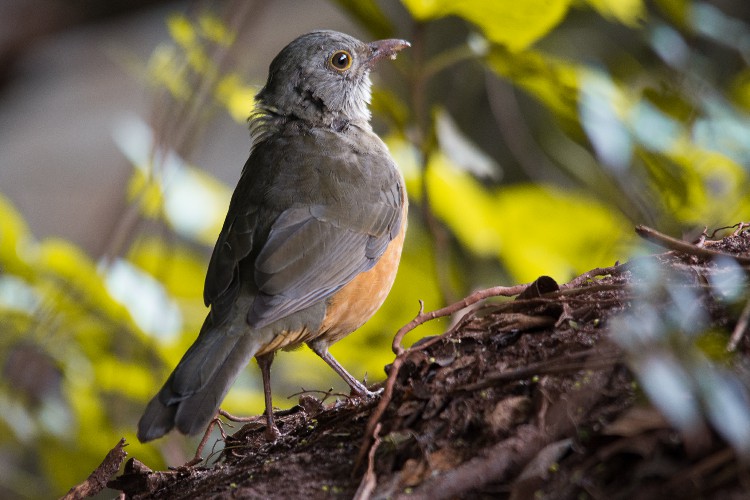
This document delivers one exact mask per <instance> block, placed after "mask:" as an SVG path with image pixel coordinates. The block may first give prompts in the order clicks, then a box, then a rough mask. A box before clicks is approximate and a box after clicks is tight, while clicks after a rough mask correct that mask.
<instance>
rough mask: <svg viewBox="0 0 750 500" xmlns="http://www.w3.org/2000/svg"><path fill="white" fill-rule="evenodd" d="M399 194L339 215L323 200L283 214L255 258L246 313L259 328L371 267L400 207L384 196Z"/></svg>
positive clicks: (396, 223)
mask: <svg viewBox="0 0 750 500" xmlns="http://www.w3.org/2000/svg"><path fill="white" fill-rule="evenodd" d="M394 189H395V190H400V189H401V187H400V186H399V185H398V184H396V185H394ZM397 196H398V193H395V194H394V196H392V197H391V196H389V197H383V199H381V200H379V202H378V203H373V204H365V205H360V207H358V208H357V209H354V210H353V211H352V212H353V213H347V214H345V216H343V217H342V214H341V213H339V212H337V210H335V209H332V208H331V207H326V206H323V205H313V206H302V207H294V208H290V209H288V210H286V211H285V212H284V213H282V214H281V216H280V217H279V218H278V219H277V220H276V222H275V223H274V225H273V227H272V229H271V233H270V234H269V237H268V240H267V241H266V243H265V245H264V246H263V249H262V251H261V252H260V254H259V255H258V258H257V260H256V261H255V281H256V283H257V285H258V287H259V289H260V294H259V295H258V297H257V298H256V300H255V303H254V305H253V308H252V309H251V310H250V311H249V313H248V321H249V322H250V324H254V325H256V326H259V327H261V326H264V325H267V324H269V323H272V322H274V321H276V320H278V319H280V318H283V317H284V316H287V315H289V314H291V313H293V312H295V311H300V310H302V309H305V308H306V307H309V306H311V305H312V304H314V303H316V302H318V301H320V300H323V299H325V298H327V297H329V296H331V295H333V294H334V293H335V292H336V291H337V290H339V289H341V288H342V287H343V286H344V285H346V284H347V283H349V282H350V281H351V280H352V279H353V278H354V277H355V276H357V275H358V274H359V273H361V272H364V271H367V270H369V269H371V268H372V267H373V266H374V265H375V263H377V261H378V259H379V258H380V256H381V255H383V253H384V252H385V249H386V248H387V246H388V243H390V241H391V240H392V239H393V238H394V237H395V236H396V234H398V229H400V227H401V223H402V220H401V217H402V211H401V207H400V206H398V204H392V203H388V202H387V201H386V198H390V199H400V196H398V197H397Z"/></svg>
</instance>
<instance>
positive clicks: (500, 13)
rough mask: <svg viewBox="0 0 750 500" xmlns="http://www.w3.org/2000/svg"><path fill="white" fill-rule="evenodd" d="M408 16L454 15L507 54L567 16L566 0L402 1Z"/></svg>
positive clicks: (549, 29)
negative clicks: (473, 25)
mask: <svg viewBox="0 0 750 500" xmlns="http://www.w3.org/2000/svg"><path fill="white" fill-rule="evenodd" d="M402 1H403V3H404V5H405V6H406V8H407V9H409V11H410V12H411V14H412V16H414V17H415V18H416V19H418V20H420V21H428V20H431V19H437V18H440V17H445V16H449V15H455V16H459V17H462V18H464V19H466V20H467V21H469V22H471V23H474V24H475V25H477V26H478V27H479V28H481V29H482V32H483V33H484V35H485V36H486V37H487V38H488V39H490V40H492V41H493V42H495V43H498V44H501V45H504V46H505V47H506V48H507V49H508V50H510V51H511V52H516V51H519V50H524V49H526V48H527V47H529V46H530V45H532V44H533V43H534V42H536V41H537V40H539V39H540V38H542V37H543V36H545V35H546V34H547V33H549V32H550V31H551V30H552V29H553V28H554V27H555V26H557V25H558V24H559V23H560V22H561V21H562V19H563V17H564V16H565V14H566V13H567V12H568V8H569V7H570V3H571V1H570V0H524V1H517V0H494V1H489V2H488V1H487V0H462V1H451V0H402Z"/></svg>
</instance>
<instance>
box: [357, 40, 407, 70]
mask: <svg viewBox="0 0 750 500" xmlns="http://www.w3.org/2000/svg"><path fill="white" fill-rule="evenodd" d="M367 46H368V47H370V50H371V51H372V55H371V56H370V57H369V58H368V59H367V66H369V67H372V66H373V65H374V64H375V63H376V62H378V61H380V60H381V59H384V58H386V57H390V58H391V59H396V54H398V53H399V52H400V51H401V50H403V49H405V48H406V47H411V44H410V43H409V42H407V41H406V40H398V39H395V38H391V39H388V40H378V41H376V42H370V43H368V44H367Z"/></svg>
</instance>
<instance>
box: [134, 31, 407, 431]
mask: <svg viewBox="0 0 750 500" xmlns="http://www.w3.org/2000/svg"><path fill="white" fill-rule="evenodd" d="M409 46H410V44H409V42H407V41H405V40H400V39H386V40H378V41H374V42H370V43H365V42H362V41H360V40H358V39H356V38H354V37H352V36H349V35H347V34H344V33H339V32H336V31H330V30H320V31H313V32H310V33H306V34H304V35H301V36H299V37H298V38H296V39H295V40H293V41H292V42H290V43H289V44H288V45H287V46H286V47H284V48H283V49H282V50H281V51H280V52H279V54H278V55H277V56H276V57H275V58H274V59H273V61H272V62H271V64H270V67H269V71H268V79H267V81H266V84H265V86H264V87H263V88H262V89H261V90H260V92H258V94H257V95H256V96H255V110H254V111H253V113H252V114H251V116H250V118H249V123H250V131H251V136H252V138H253V143H252V146H251V149H250V155H249V158H248V160H247V162H246V163H245V166H244V168H243V169H242V173H241V176H240V179H239V181H238V183H237V186H236V188H235V190H234V193H233V195H232V198H231V201H230V204H229V208H228V211H227V216H226V219H225V221H224V224H223V227H222V229H221V232H220V234H219V236H218V239H217V242H216V245H215V247H214V250H213V253H212V255H211V259H210V261H209V265H208V270H207V273H206V280H205V286H204V294H203V296H204V302H205V304H206V306H208V307H209V308H210V309H209V312H208V314H207V316H206V319H205V321H204V323H203V326H202V327H201V330H200V332H199V334H198V336H197V338H196V340H195V342H194V343H193V344H192V345H191V346H190V348H189V349H188V350H187V351H186V352H185V354H184V355H183V357H182V359H181V360H180V361H179V363H178V364H177V366H176V368H175V369H174V371H173V372H172V374H171V375H170V376H169V378H168V379H167V381H166V382H165V383H164V386H163V387H162V388H161V390H160V391H159V392H158V394H156V396H154V397H153V399H152V400H151V401H150V402H149V403H148V405H147V406H146V409H145V411H144V413H143V416H142V417H141V419H140V421H139V422H138V432H137V437H138V439H139V441H141V442H147V441H151V440H154V439H157V438H160V437H162V436H163V435H165V434H167V433H168V432H170V431H171V430H172V429H174V428H176V429H177V430H178V431H179V432H180V433H182V434H187V435H193V434H197V433H199V432H200V431H201V430H203V429H205V428H206V427H207V426H208V425H209V423H210V422H211V421H212V419H214V418H215V417H216V415H217V411H218V410H219V407H220V405H221V402H222V401H223V399H224V397H225V396H226V394H227V392H228V391H229V389H230V387H231V386H232V384H233V383H234V380H235V379H236V378H237V376H238V375H239V373H240V372H241V371H242V370H243V369H244V367H245V366H246V365H247V364H248V363H249V362H250V361H251V359H252V358H253V357H255V358H256V360H257V362H258V365H259V367H260V371H261V375H262V380H263V391H264V396H265V417H266V424H267V425H266V434H267V436H268V437H269V439H274V438H276V437H278V436H279V435H280V433H279V431H278V428H277V427H276V425H275V422H274V418H273V405H272V397H271V381H270V369H271V363H272V362H273V358H274V354H275V353H276V352H277V351H278V350H280V349H284V350H291V349H294V348H296V347H298V346H301V345H302V344H307V345H308V346H309V347H310V348H311V349H312V351H314V352H315V353H316V354H317V355H318V356H320V357H321V358H322V359H323V360H324V361H325V362H326V363H327V364H328V365H329V366H330V367H331V368H332V369H333V370H334V371H336V373H338V374H339V376H341V378H343V379H344V380H345V381H346V383H347V384H348V385H349V386H350V388H351V391H352V394H353V395H355V396H358V397H362V398H367V397H372V396H374V395H375V393H373V392H371V391H369V389H368V388H367V387H365V386H364V384H362V383H361V382H359V381H358V380H357V379H356V378H355V377H353V376H352V375H351V374H349V372H347V371H346V369H344V367H343V366H341V365H340V364H339V363H338V361H336V359H335V358H334V357H333V356H332V355H331V354H330V352H329V351H328V348H329V346H331V345H332V344H333V343H335V342H337V341H339V340H341V339H342V338H344V337H345V336H347V335H349V334H350V333H352V332H354V331H355V330H357V329H358V328H359V327H361V326H362V325H363V324H364V323H365V322H366V321H367V320H368V319H370V317H371V316H372V315H373V314H374V313H375V312H376V311H377V310H378V309H379V308H380V306H381V305H382V304H383V302H384V300H385V298H386V296H387V295H388V293H389V291H390V289H391V287H392V285H393V281H394V279H395V276H396V271H397V268H398V265H399V260H400V258H401V252H402V248H403V243H404V237H405V232H406V222H407V210H408V199H407V195H406V190H405V185H404V179H403V176H402V175H401V173H400V172H399V170H398V168H397V166H396V163H395V161H394V159H393V158H392V157H391V155H390V153H389V150H388V148H387V146H386V145H385V143H384V142H383V141H382V140H381V139H380V137H378V135H377V134H376V133H375V132H374V131H373V129H372V126H371V124H370V118H371V115H370V111H369V107H368V106H369V103H370V99H371V87H372V83H371V80H370V71H371V70H372V69H373V68H374V67H375V65H376V63H377V62H378V61H381V60H383V59H386V58H390V59H395V58H396V55H397V53H398V52H400V51H401V50H403V49H405V48H407V47H409Z"/></svg>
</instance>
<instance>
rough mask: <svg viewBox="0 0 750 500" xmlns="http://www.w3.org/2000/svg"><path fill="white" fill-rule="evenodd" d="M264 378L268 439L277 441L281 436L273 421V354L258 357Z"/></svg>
mask: <svg viewBox="0 0 750 500" xmlns="http://www.w3.org/2000/svg"><path fill="white" fill-rule="evenodd" d="M255 359H256V360H257V361H258V366H259V367H260V373H261V376H262V377H263V395H264V396H265V399H266V439H268V440H269V441H276V439H278V438H279V436H281V432H279V428H278V427H276V424H275V423H274V421H273V398H272V397H271V363H273V352H270V353H268V354H262V355H260V356H256V357H255Z"/></svg>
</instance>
